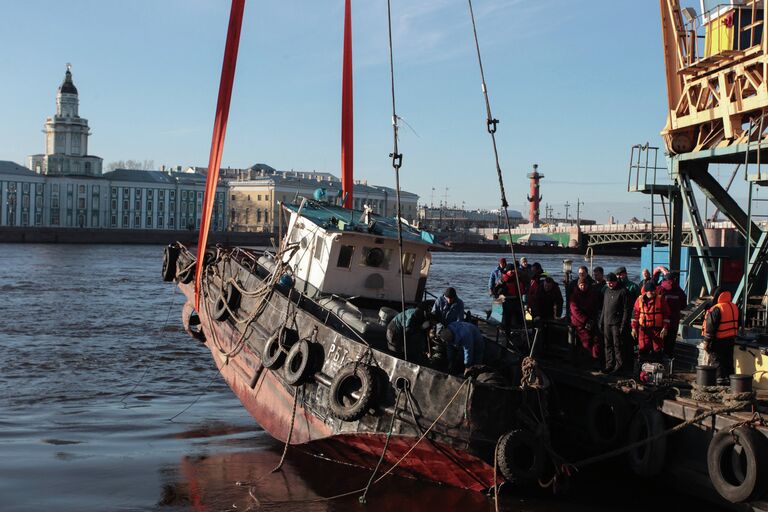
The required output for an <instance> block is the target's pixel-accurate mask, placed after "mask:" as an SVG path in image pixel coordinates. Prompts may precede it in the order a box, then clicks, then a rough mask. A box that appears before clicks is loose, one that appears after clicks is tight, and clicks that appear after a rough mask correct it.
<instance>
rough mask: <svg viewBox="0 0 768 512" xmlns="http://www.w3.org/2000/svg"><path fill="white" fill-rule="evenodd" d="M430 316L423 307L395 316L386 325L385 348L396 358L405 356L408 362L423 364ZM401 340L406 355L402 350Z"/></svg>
mask: <svg viewBox="0 0 768 512" xmlns="http://www.w3.org/2000/svg"><path fill="white" fill-rule="evenodd" d="M430 316H431V315H429V313H427V311H426V308H425V307H423V305H419V307H416V308H408V309H406V310H405V311H403V312H401V313H398V314H397V315H395V317H394V318H393V319H392V320H390V321H389V324H387V333H386V335H387V348H389V350H391V351H392V352H393V353H394V354H395V355H397V356H398V357H403V356H405V355H407V356H408V361H413V362H415V363H418V364H423V363H424V362H425V360H426V359H425V356H426V352H427V333H428V332H429V329H430V327H432V324H431V322H430ZM403 338H405V343H406V347H407V349H408V351H407V354H406V353H405V351H404V349H403Z"/></svg>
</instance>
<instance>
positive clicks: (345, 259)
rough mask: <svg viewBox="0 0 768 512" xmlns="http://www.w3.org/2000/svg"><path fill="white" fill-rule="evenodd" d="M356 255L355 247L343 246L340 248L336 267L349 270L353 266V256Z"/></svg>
mask: <svg viewBox="0 0 768 512" xmlns="http://www.w3.org/2000/svg"><path fill="white" fill-rule="evenodd" d="M354 254H355V246H354V245H342V246H341V247H340V248H339V259H338V261H337V262H336V266H337V267H339V268H349V267H350V266H351V265H352V256H353V255H354Z"/></svg>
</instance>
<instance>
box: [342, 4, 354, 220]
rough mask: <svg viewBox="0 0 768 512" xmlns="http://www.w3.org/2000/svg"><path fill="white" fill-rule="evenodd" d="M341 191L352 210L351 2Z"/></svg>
mask: <svg viewBox="0 0 768 512" xmlns="http://www.w3.org/2000/svg"><path fill="white" fill-rule="evenodd" d="M341 68H342V69H341V190H342V197H344V198H346V199H345V200H344V204H343V205H342V206H344V208H352V204H353V203H352V189H353V188H354V180H353V174H354V173H353V170H352V158H353V132H352V126H353V125H352V118H353V116H352V9H351V6H350V0H346V2H345V6H344V57H343V60H342V66H341Z"/></svg>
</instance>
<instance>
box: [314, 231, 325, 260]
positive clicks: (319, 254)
mask: <svg viewBox="0 0 768 512" xmlns="http://www.w3.org/2000/svg"><path fill="white" fill-rule="evenodd" d="M324 246H325V241H324V239H323V238H322V237H319V236H318V237H317V239H316V240H315V259H316V260H317V261H322V260H323V247H324Z"/></svg>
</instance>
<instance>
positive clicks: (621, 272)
mask: <svg viewBox="0 0 768 512" xmlns="http://www.w3.org/2000/svg"><path fill="white" fill-rule="evenodd" d="M613 273H614V274H616V277H618V278H619V281H621V284H623V285H624V288H626V289H627V291H628V292H629V296H630V297H632V300H635V299H636V298H637V297H639V296H640V293H641V292H640V287H639V286H637V284H635V283H634V282H632V281H630V280H629V278H628V277H627V267H619V268H617V269H616V270H614V272H613Z"/></svg>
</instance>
